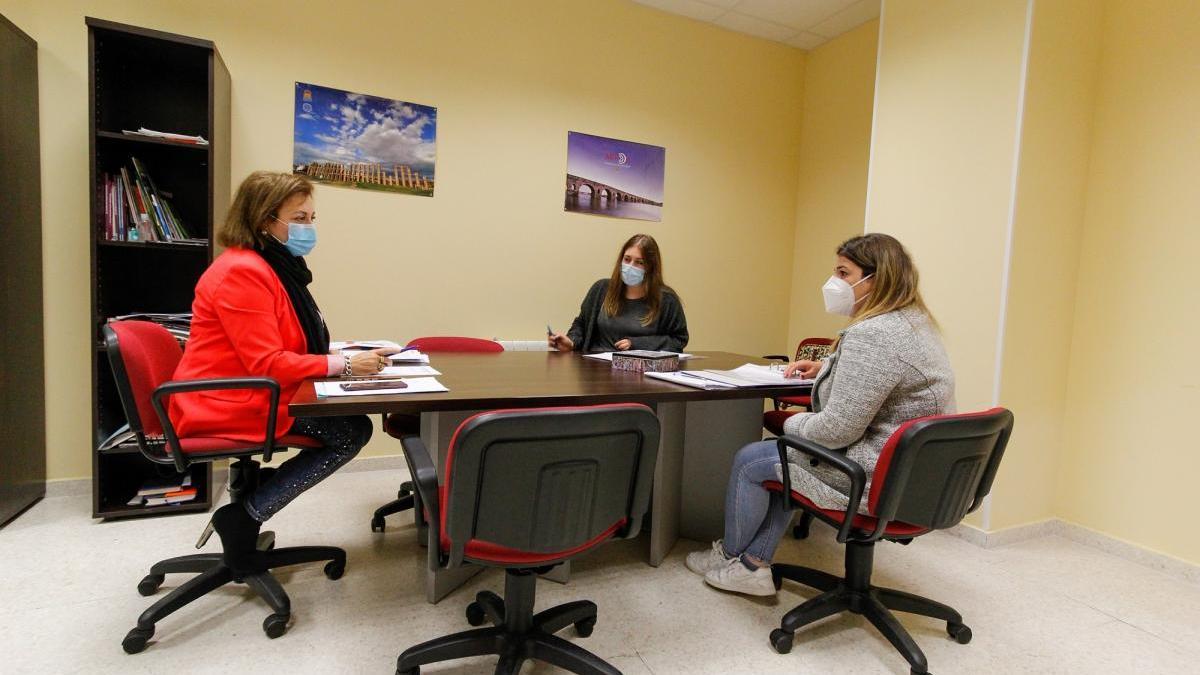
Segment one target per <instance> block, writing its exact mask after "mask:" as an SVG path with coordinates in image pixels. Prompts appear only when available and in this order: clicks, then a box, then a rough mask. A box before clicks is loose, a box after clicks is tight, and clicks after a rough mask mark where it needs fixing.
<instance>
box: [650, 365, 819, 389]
mask: <svg viewBox="0 0 1200 675" xmlns="http://www.w3.org/2000/svg"><path fill="white" fill-rule="evenodd" d="M646 377H652V378H654V379H656V380H665V381H667V382H671V383H674V384H681V385H683V386H685V387H693V388H695V389H746V388H753V387H804V386H810V385H812V383H813V381H812V380H803V379H800V378H798V377H784V376H783V373H782V372H780V371H779V370H777V369H775V368H772V367H771V366H759V365H755V364H753V363H747V364H746V365H744V366H738V367H737V368H734V369H733V370H677V371H675V372H673V373H646Z"/></svg>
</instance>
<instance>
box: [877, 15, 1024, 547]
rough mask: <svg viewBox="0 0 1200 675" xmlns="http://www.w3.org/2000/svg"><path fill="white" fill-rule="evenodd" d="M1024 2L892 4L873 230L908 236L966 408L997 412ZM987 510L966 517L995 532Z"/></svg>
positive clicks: (881, 79) (882, 63) (884, 41)
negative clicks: (994, 407)
mask: <svg viewBox="0 0 1200 675" xmlns="http://www.w3.org/2000/svg"><path fill="white" fill-rule="evenodd" d="M1026 8H1027V3H1026V2H1025V0H994V1H992V2H987V3H974V2H959V1H958V0H924V1H922V2H887V3H885V5H884V9H883V15H882V17H881V19H880V31H881V32H882V36H881V37H880V40H879V50H880V56H879V65H878V69H879V74H878V84H877V89H876V92H875V99H876V100H875V133H874V136H873V137H872V139H871V142H872V147H871V167H870V177H869V182H868V194H867V218H866V229H867V230H869V231H872V232H886V233H888V234H891V235H893V236H895V237H896V238H897V239H899V240H900V241H901V242H902V243H903V244H904V245H905V246H906V247H907V248H908V250H909V252H910V253H911V254H912V256H913V258H914V260H915V262H916V265H917V268H918V269H919V270H920V274H921V292H922V294H923V295H924V297H925V300H926V302H927V304H928V305H929V308H930V310H931V311H932V312H933V314H934V316H935V317H936V318H937V319H939V321H940V323H941V326H942V330H943V337H944V340H945V343H946V349H947V351H948V352H949V354H950V361H951V364H952V365H953V367H954V374H955V382H956V397H957V403H958V409H959V410H960V411H968V410H978V409H982V408H985V407H987V406H989V405H991V403H992V401H993V399H994V396H995V387H996V385H997V379H996V358H997V353H996V352H997V345H998V342H999V331H1000V323H1001V289H1002V285H1003V276H1004V272H1005V266H1006V261H1005V247H1006V245H1007V240H1008V224H1009V222H1010V207H1011V204H1012V195H1013V186H1012V175H1013V167H1014V163H1015V161H1016V157H1015V155H1016V144H1017V142H1018V139H1017V120H1018V114H1019V98H1020V96H1019V94H1020V91H1021V60H1022V56H1023V52H1024V44H1025V40H1024V35H1025V26H1026V13H1027V9H1026ZM985 512H986V508H985V509H982V510H980V511H978V512H976V513H975V514H973V515H971V516H970V517H969V519H968V522H970V523H972V524H980V525H983V526H984V527H987V516H986V515H985Z"/></svg>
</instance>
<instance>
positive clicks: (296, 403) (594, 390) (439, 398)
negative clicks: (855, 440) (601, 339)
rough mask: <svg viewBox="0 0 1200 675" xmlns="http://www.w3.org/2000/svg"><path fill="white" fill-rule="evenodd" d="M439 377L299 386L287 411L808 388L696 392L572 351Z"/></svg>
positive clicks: (500, 360) (707, 361)
mask: <svg viewBox="0 0 1200 675" xmlns="http://www.w3.org/2000/svg"><path fill="white" fill-rule="evenodd" d="M694 354H695V355H696V356H697V357H703V358H695V359H689V360H687V361H684V362H683V363H682V368H683V369H685V370H706V369H714V370H730V369H733V368H736V367H738V366H740V365H742V364H745V363H769V362H768V361H764V360H763V359H760V358H757V357H754V356H745V355H742V354H732V353H729V352H694ZM429 358H430V365H431V366H433V367H434V368H435V369H437V370H438V371H440V372H441V373H442V374H441V375H440V376H438V378H437V379H438V381H439V382H441V383H442V384H444V385H445V386H446V387H448V388H449V389H450V391H448V392H439V393H432V394H386V395H370V396H338V397H327V398H318V397H317V395H316V392H315V391H314V389H313V382H314V380H310V381H308V382H305V383H304V384H302V385H300V389H299V391H297V392H296V395H295V397H293V398H292V400H291V403H290V404H289V405H288V414H289V415H291V416H293V417H319V416H323V415H361V414H370V413H392V412H405V413H415V412H432V411H437V410H479V409H488V408H506V407H512V408H529V407H534V406H556V405H592V404H597V403H621V402H627V401H636V402H642V403H654V402H658V401H712V400H721V399H744V398H771V397H775V396H800V395H804V394H807V393H809V387H755V388H747V389H713V390H706V389H693V388H691V387H684V386H680V385H677V384H672V383H670V382H663V381H662V380H655V379H653V378H649V377H645V376H644V375H642V374H640V373H631V372H627V371H621V370H613V368H612V364H610V363H608V362H605V361H599V360H596V359H588V358H584V357H583V356H581V355H579V354H575V353H572V352H567V353H561V352H501V353H498V354H452V353H439V354H431V355H430V357H429Z"/></svg>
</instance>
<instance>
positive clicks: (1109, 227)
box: [1056, 0, 1200, 563]
mask: <svg viewBox="0 0 1200 675" xmlns="http://www.w3.org/2000/svg"><path fill="white" fill-rule="evenodd" d="M1198 75H1200V3H1196V2H1193V1H1192V0H1155V1H1153V2H1138V1H1135V0H1117V1H1112V2H1108V3H1107V5H1106V8H1105V17H1104V29H1103V47H1102V56H1101V60H1100V79H1099V86H1098V90H1097V102H1096V111H1095V121H1094V125H1095V128H1094V142H1093V145H1092V152H1091V163H1090V167H1089V175H1088V193H1087V211H1086V216H1085V221H1084V229H1083V246H1082V253H1081V258H1080V264H1079V282H1078V289H1077V303H1076V312H1075V325H1074V341H1073V344H1072V350H1071V366H1070V378H1069V384H1068V388H1067V414H1066V423H1065V430H1066V438H1067V444H1066V451H1065V454H1064V457H1063V463H1062V471H1061V473H1062V491H1061V493H1060V495H1059V499H1058V501H1057V503H1056V509H1057V511H1058V513H1059V514H1060V515H1061V516H1062V517H1063V518H1065V519H1067V520H1069V521H1073V522H1076V523H1079V524H1081V525H1084V526H1086V527H1089V528H1092V529H1095V530H1099V531H1101V532H1104V533H1106V534H1109V535H1112V536H1115V537H1118V538H1121V539H1125V540H1128V541H1131V542H1134V543H1136V544H1139V545H1142V546H1145V547H1148V548H1151V549H1155V550H1158V551H1161V552H1165V553H1168V554H1171V555H1174V556H1177V557H1179V558H1183V559H1185V560H1188V561H1190V562H1192V563H1200V541H1197V539H1196V537H1195V536H1192V533H1193V532H1194V531H1195V525H1194V523H1195V517H1194V511H1195V507H1196V499H1195V490H1193V489H1191V487H1190V484H1191V481H1192V479H1193V478H1194V477H1195V476H1196V475H1198V474H1200V452H1198V451H1197V445H1198V444H1197V441H1196V434H1195V432H1194V430H1193V429H1192V428H1191V424H1190V423H1191V422H1192V421H1194V420H1195V418H1196V413H1197V410H1200V348H1198V346H1200V314H1198V313H1197V311H1196V297H1197V293H1196V290H1195V283H1194V280H1193V277H1194V268H1195V258H1196V251H1197V250H1200V228H1197V226H1196V214H1197V213H1200V190H1198V189H1197V183H1198V180H1197V179H1198V178H1200V117H1198V116H1197V110H1200V77H1198Z"/></svg>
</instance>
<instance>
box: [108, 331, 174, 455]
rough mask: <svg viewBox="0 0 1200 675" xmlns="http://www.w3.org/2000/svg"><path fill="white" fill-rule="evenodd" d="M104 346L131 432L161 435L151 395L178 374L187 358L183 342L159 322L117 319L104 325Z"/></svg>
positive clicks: (160, 425) (161, 431) (161, 429)
mask: <svg viewBox="0 0 1200 675" xmlns="http://www.w3.org/2000/svg"><path fill="white" fill-rule="evenodd" d="M104 345H105V348H106V350H107V351H108V360H109V362H110V363H111V364H112V369H113V376H114V378H115V379H116V383H117V393H118V394H119V395H120V397H121V405H122V407H124V409H125V418H126V419H127V420H128V421H129V429H130V431H133V432H135V433H138V434H142V435H148V436H161V435H162V433H163V428H162V423H161V422H159V420H158V415H157V414H155V412H154V406H153V405H152V404H151V402H150V398H151V396H152V395H153V393H154V390H155V389H157V388H158V386H159V385H160V384H162V383H163V382H166V381H168V380H170V379H171V376H172V375H174V374H175V368H176V366H178V365H179V360H180V359H182V358H183V350H182V349H181V348H180V347H179V342H178V341H177V340H176V339H175V337H174V336H173V335H171V333H170V332H168V331H167V329H166V328H163V327H162V326H160V325H158V324H156V323H151V322H149V321H114V322H112V323H109V324H107V325H106V326H104Z"/></svg>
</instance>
